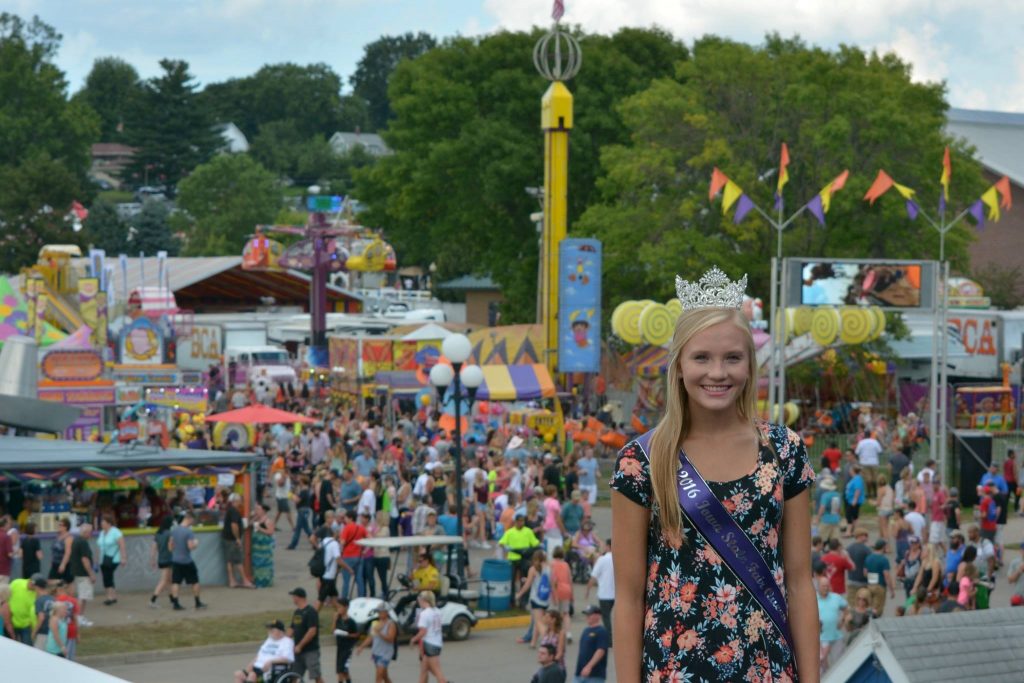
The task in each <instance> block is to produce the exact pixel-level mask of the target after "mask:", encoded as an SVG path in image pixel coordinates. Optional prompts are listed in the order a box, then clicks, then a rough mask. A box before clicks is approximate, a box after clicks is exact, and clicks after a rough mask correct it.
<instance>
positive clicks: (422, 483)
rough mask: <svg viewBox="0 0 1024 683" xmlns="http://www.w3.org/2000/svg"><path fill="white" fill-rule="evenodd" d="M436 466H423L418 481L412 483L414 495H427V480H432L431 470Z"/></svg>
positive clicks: (421, 496) (418, 496)
mask: <svg viewBox="0 0 1024 683" xmlns="http://www.w3.org/2000/svg"><path fill="white" fill-rule="evenodd" d="M433 469H434V468H433V467H431V468H429V469H428V468H426V467H424V468H423V471H422V472H420V476H418V477H416V483H415V484H413V485H412V495H414V496H415V497H417V498H423V497H424V496H426V495H427V482H428V481H429V480H430V470H433Z"/></svg>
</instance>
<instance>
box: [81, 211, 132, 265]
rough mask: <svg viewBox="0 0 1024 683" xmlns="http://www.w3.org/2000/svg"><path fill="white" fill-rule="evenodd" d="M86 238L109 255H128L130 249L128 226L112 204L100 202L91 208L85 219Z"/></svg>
mask: <svg viewBox="0 0 1024 683" xmlns="http://www.w3.org/2000/svg"><path fill="white" fill-rule="evenodd" d="M85 231H86V238H87V239H88V240H89V243H90V244H92V246H93V247H95V248H97V249H103V250H104V251H106V252H107V253H108V254H123V253H126V251H127V247H128V226H127V225H126V224H125V222H124V221H123V220H121V216H120V215H118V213H117V207H115V206H114V205H113V204H112V203H110V202H108V201H105V200H102V199H101V200H99V201H97V202H95V203H94V204H93V205H92V206H91V207H89V217H88V218H86V219H85Z"/></svg>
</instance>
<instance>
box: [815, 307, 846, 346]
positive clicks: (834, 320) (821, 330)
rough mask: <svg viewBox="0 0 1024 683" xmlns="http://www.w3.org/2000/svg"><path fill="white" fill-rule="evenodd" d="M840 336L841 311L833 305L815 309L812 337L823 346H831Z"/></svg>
mask: <svg viewBox="0 0 1024 683" xmlns="http://www.w3.org/2000/svg"><path fill="white" fill-rule="evenodd" d="M838 336H839V311H837V310H836V309H835V308H833V307H831V306H822V307H820V308H817V309H815V310H814V313H813V314H812V318H811V339H813V340H814V342H815V343H816V344H819V345H821V346H831V345H832V344H833V343H834V342H835V340H836V337H838Z"/></svg>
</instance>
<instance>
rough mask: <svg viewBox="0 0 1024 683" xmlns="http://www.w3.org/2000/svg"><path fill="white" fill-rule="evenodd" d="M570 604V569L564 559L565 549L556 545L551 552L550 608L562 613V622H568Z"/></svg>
mask: <svg viewBox="0 0 1024 683" xmlns="http://www.w3.org/2000/svg"><path fill="white" fill-rule="evenodd" d="M571 606H572V570H571V569H570V568H569V563H568V562H566V561H565V550H563V549H562V546H558V547H556V548H555V549H554V551H553V552H552V553H551V609H552V610H558V611H559V612H561V613H562V623H564V624H566V625H568V624H569V609H570V607H571Z"/></svg>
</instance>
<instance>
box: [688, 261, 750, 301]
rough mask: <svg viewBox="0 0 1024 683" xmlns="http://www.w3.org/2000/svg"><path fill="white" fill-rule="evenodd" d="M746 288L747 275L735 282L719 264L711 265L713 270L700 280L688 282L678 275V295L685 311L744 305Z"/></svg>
mask: <svg viewBox="0 0 1024 683" xmlns="http://www.w3.org/2000/svg"><path fill="white" fill-rule="evenodd" d="M746 290H747V276H746V275H744V276H743V277H741V278H740V279H739V280H738V281H736V282H733V281H732V280H730V279H729V277H728V276H727V275H726V274H725V273H723V272H722V271H721V270H719V268H718V266H711V270H709V271H708V272H706V273H704V274H703V275H701V277H700V281H699V282H688V281H687V280H684V279H683V278H681V277H679V276H678V275H676V296H678V297H679V303H681V304H682V305H683V310H684V311H692V310H694V309H697V308H739V307H740V306H742V305H743V295H744V293H745V292H746Z"/></svg>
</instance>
